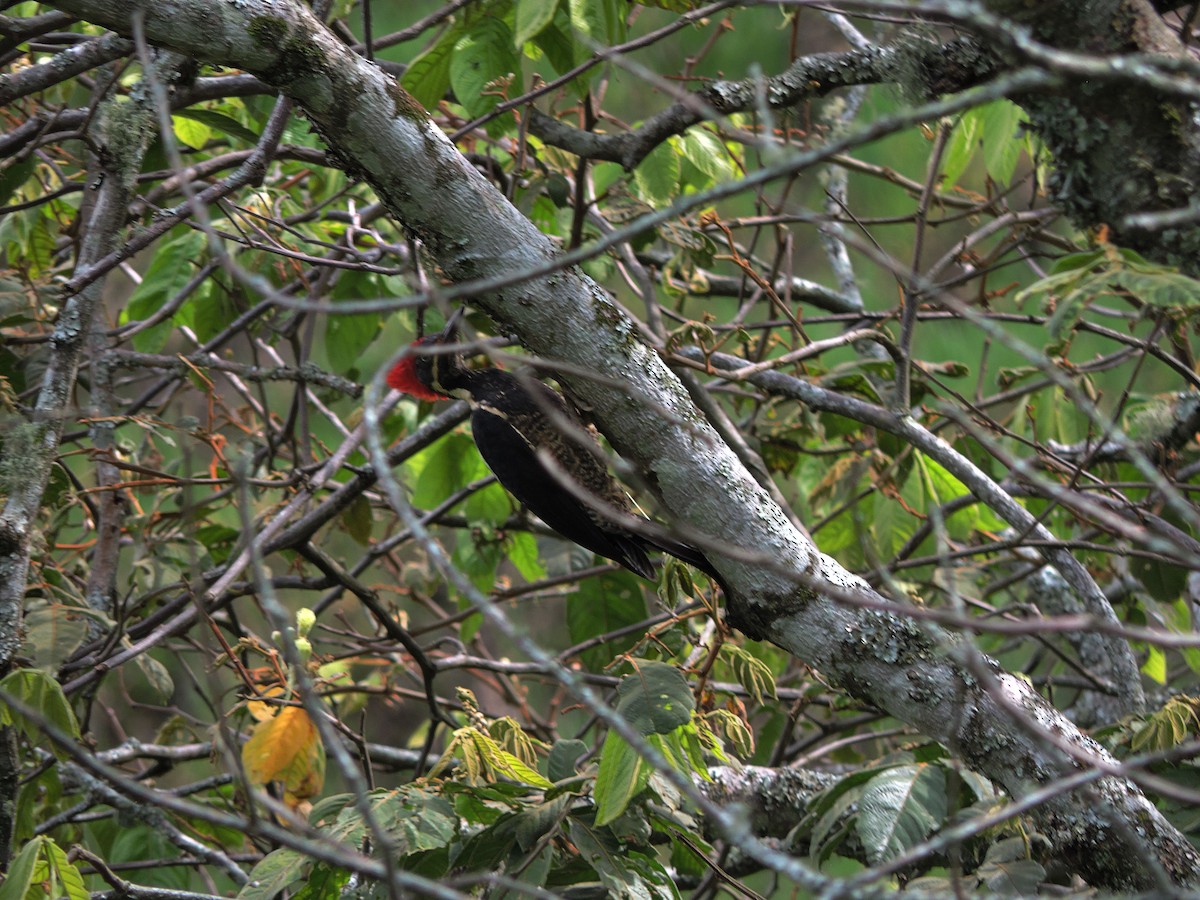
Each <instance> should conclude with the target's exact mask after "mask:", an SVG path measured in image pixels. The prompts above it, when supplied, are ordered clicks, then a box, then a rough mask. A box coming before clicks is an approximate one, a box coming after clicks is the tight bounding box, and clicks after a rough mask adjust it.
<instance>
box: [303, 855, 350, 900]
mask: <svg viewBox="0 0 1200 900" xmlns="http://www.w3.org/2000/svg"><path fill="white" fill-rule="evenodd" d="M349 881H350V872H349V871H348V870H346V869H335V868H331V867H329V866H327V865H325V864H324V863H319V864H318V865H316V866H315V867H314V868H313V870H312V874H311V875H309V876H308V880H307V881H306V882H305V884H304V887H302V888H300V890H298V891H297V892H296V893H295V894H293V895H292V900H339V898H340V897H342V896H343V892H342V889H343V888H344V887H345V886H346V884H347V882H349Z"/></svg>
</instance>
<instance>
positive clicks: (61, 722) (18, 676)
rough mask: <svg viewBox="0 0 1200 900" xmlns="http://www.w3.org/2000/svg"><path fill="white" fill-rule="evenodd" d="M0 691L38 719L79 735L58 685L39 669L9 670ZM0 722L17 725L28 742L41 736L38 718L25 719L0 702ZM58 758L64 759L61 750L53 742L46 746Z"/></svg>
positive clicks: (71, 733) (71, 713) (1, 683)
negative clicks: (31, 710)
mask: <svg viewBox="0 0 1200 900" xmlns="http://www.w3.org/2000/svg"><path fill="white" fill-rule="evenodd" d="M0 694H7V695H8V696H11V697H12V698H13V699H15V700H18V701H19V702H21V703H22V704H24V705H25V706H28V707H30V708H31V709H33V710H34V711H35V712H36V713H37V714H38V716H39V717H40V718H41V719H45V721H47V722H49V723H50V724H51V725H53V726H55V727H56V728H58V730H59V731H62V732H64V733H66V734H68V735H70V736H71V737H73V738H76V739H78V738H79V722H78V720H77V719H76V718H75V712H74V711H73V710H72V709H71V704H70V703H68V702H67V697H66V695H65V694H64V693H63V690H62V686H61V685H60V684H59V683H58V682H57V681H55V680H54V679H53V678H52V677H51V676H50V675H48V674H46V673H45V672H43V671H42V670H41V669H17V670H16V671H14V672H9V673H8V674H7V675H6V676H4V679H3V680H0ZM0 724H4V725H13V726H15V727H16V728H18V729H19V730H20V731H21V733H22V734H24V735H25V736H26V737H27V738H29V740H30V741H37V740H38V738H40V737H41V733H42V732H41V724H40V721H38V720H33V719H27V718H25V716H23V715H21V714H20V713H18V712H17V711H16V710H14V709H12V708H11V707H9V706H7V705H5V704H0ZM49 749H50V750H52V751H54V754H55V755H56V756H58V758H59V759H63V758H65V753H64V752H63V750H62V749H61V748H60V747H59V746H58V745H57V744H52V745H51V746H50V747H49Z"/></svg>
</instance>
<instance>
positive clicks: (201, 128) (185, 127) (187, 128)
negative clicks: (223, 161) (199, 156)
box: [171, 115, 212, 150]
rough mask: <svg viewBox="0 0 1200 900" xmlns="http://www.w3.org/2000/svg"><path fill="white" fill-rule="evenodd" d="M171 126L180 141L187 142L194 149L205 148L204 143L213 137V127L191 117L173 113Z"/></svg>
mask: <svg viewBox="0 0 1200 900" xmlns="http://www.w3.org/2000/svg"><path fill="white" fill-rule="evenodd" d="M171 127H172V130H174V132H175V137H176V138H177V139H178V140H179V142H180V143H183V144H187V146H189V147H191V148H192V149H193V150H203V149H204V145H205V144H207V143H208V142H209V140H210V139H211V138H212V129H211V128H209V127H208V126H207V125H205V124H204V123H203V122H200V121H199V120H197V119H194V118H191V117H183V116H176V115H172V116H171Z"/></svg>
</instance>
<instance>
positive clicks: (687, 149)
mask: <svg viewBox="0 0 1200 900" xmlns="http://www.w3.org/2000/svg"><path fill="white" fill-rule="evenodd" d="M680 143H681V147H682V150H683V155H684V156H685V157H686V158H687V160H688V161H689V162H690V163H691V164H692V165H694V166H695V167H696V168H697V169H699V170H700V171H701V172H703V173H704V174H705V175H707V176H708V177H709V178H711V179H712V183H713V184H722V183H724V182H726V181H732V180H733V178H734V177H735V174H736V173H735V172H734V169H733V163H731V162H730V159H729V151H728V150H727V149H726V148H725V145H724V144H723V143H722V142H721V140H720V139H719V138H718V137H717V136H716V135H714V134H712V133H711V132H709V131H707V130H705V129H704V128H689V129H688V130H687V131H686V132H685V133H684V135H683V140H682V141H681V142H680Z"/></svg>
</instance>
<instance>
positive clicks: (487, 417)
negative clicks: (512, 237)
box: [387, 308, 723, 583]
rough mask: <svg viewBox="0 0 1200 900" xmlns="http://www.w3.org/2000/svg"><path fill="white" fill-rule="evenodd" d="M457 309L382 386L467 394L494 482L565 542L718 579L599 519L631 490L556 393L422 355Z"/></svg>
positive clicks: (642, 569)
mask: <svg viewBox="0 0 1200 900" xmlns="http://www.w3.org/2000/svg"><path fill="white" fill-rule="evenodd" d="M461 316H462V309H461V308H460V309H459V310H458V311H457V312H456V313H455V314H454V315H453V316H451V317H450V321H449V322H448V323H447V324H446V327H445V329H444V330H443V331H442V332H441V333H440V334H436V335H431V336H428V337H424V338H421V339H420V340H419V341H417V342H416V343H414V344H413V347H414V348H415V349H416V348H419V349H420V351H423V352H416V353H409V354H408V355H407V356H405V357H404V359H402V360H400V362H398V363H397V364H396V365H395V366H394V367H393V368H392V370H391V371H390V372H388V376H387V383H388V385H389V386H390V387H392V388H395V389H396V390H398V391H402V392H403V393H406V394H409V395H410V396H413V397H417V398H419V399H422V400H441V399H444V398H447V397H456V398H459V399H461V400H466V401H467V402H468V403H469V404H470V406H471V432H472V434H473V435H474V438H475V446H477V447H478V448H479V453H480V455H481V456H482V457H483V460H484V462H486V463H487V465H488V468H490V469H491V470H492V472H493V473H494V474H495V476H496V479H497V480H498V481H499V482H500V483H501V484H502V485H504V487H505V488H507V489H508V491H509V493H511V494H512V495H513V496H514V497H516V498H517V500H518V501H520V502H521V503H522V504H524V505H525V506H526V507H527V508H528V509H529V511H530V512H532V513H533V514H534V515H536V516H537V517H538V518H540V519H541V520H542V521H543V522H545V523H546V524H547V525H548V526H550V527H551V528H553V529H554V530H555V531H557V532H558V533H559V534H561V535H562V536H563V537H565V538H567V539H568V540H571V541H574V542H575V543H576V544H579V545H580V546H581V547H586V548H587V549H588V550H591V551H593V552H594V553H598V554H600V555H601V556H603V557H606V558H608V559H611V560H613V561H614V562H617V563H620V564H621V565H622V566H624V567H625V568H626V569H629V571H631V572H634V573H636V574H638V575H641V576H642V577H643V578H650V579H653V578H654V569H653V568H652V566H651V565H650V560H649V559H648V558H647V556H646V548H647V546H650V547H655V548H657V549H659V550H662V551H664V552H666V553H669V554H671V555H672V556H675V557H678V558H679V559H681V560H683V561H684V562H686V563H690V564H691V565H694V566H695V567H696V568H698V569H700V570H701V571H703V572H705V573H706V574H708V575H711V576H713V577H714V578H716V579H717V581H718V583H723V582H721V579H720V576H719V575H718V574H717V572H716V570H715V569H714V568H713V566H712V564H711V563H710V562H709V561H708V560H707V559H706V558H705V556H704V554H703V553H701V552H700V551H699V550H697V549H696V548H695V547H691V546H689V545H687V544H684V543H682V542H680V541H676V540H673V539H671V538H669V537H665V536H659V535H655V536H651V535H648V534H639V533H634V532H633V531H630V530H629V529H627V528H625V527H623V526H622V525H621V524H620V523H618V522H616V521H613V520H612V519H611V518H606V517H605V515H604V513H603V510H604V509H606V508H607V509H614V510H617V511H619V512H620V513H624V514H626V515H634V513H633V510H632V508H631V505H630V501H629V497H628V495H626V493H625V491H624V489H623V488H622V487H621V485H620V484H619V483H618V482H617V480H616V479H615V478H614V477H613V476H612V475H611V474H610V473H609V471H608V469H607V468H605V466H604V464H603V463H602V462H601V457H600V448H599V445H598V444H597V443H596V439H595V437H594V436H593V435H592V433H591V432H590V431H589V430H588V429H587V427H586V426H585V425H584V424H583V423H582V422H580V421H579V418H578V416H577V415H576V414H575V413H574V411H573V410H572V409H571V408H570V406H569V405H568V404H567V402H566V401H565V400H564V399H563V397H562V395H560V394H559V393H558V392H557V391H555V390H553V389H552V388H550V387H548V386H547V385H545V384H543V383H542V382H540V381H537V380H535V379H533V378H517V377H516V376H515V375H513V374H511V373H509V372H505V371H503V370H501V369H494V368H492V369H468V368H467V367H466V366H465V365H464V364H463V359H462V356H461V355H459V354H457V353H431V352H428V350H429V348H431V347H436V346H437V345H440V344H447V343H453V342H454V341H455V340H456V339H457V335H458V321H459V319H460V318H461ZM584 442H590V443H591V444H592V445H593V446H590V447H589V446H585V443H584ZM543 453H544V454H546V455H547V456H549V457H550V458H551V459H552V460H553V468H554V469H557V472H555V471H552V470H551V468H548V467H547V466H546V464H545V463H543V462H542V459H541V457H540V456H539V454H543ZM564 477H565V478H569V479H571V480H572V481H573V482H574V483H575V485H577V486H578V488H579V489H580V491H583V492H586V493H587V494H589V495H591V496H592V497H594V498H596V500H597V503H596V504H595V505H592V504H589V503H586V502H584V501H583V500H581V499H580V498H579V497H578V496H577V495H576V493H573V492H572V491H571V490H569V489H568V488H567V487H564V486H563V483H562V479H563V478H564Z"/></svg>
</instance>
